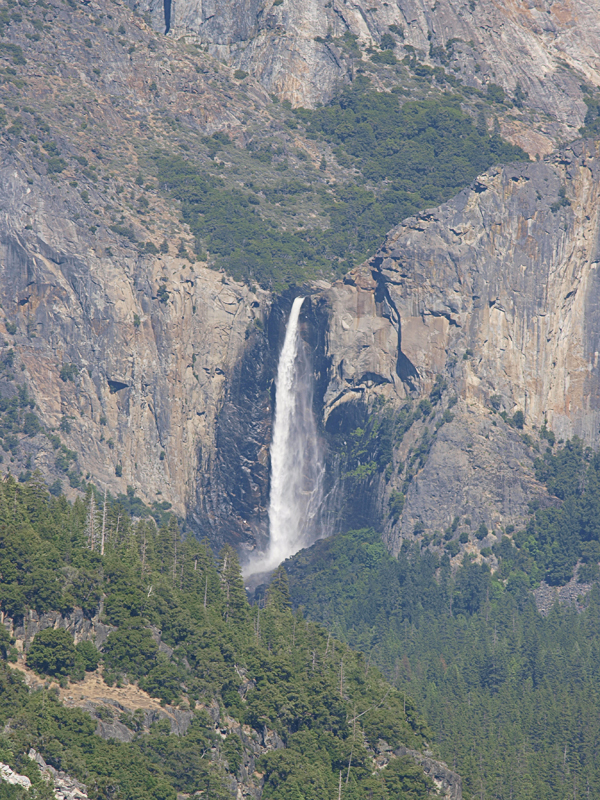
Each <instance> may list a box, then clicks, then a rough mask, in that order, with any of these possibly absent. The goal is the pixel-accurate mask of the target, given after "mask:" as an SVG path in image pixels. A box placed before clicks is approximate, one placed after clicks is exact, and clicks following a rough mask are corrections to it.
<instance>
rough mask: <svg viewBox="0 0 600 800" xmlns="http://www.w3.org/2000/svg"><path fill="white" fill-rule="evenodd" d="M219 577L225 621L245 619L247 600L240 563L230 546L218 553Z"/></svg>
mask: <svg viewBox="0 0 600 800" xmlns="http://www.w3.org/2000/svg"><path fill="white" fill-rule="evenodd" d="M219 575H220V577H221V594H222V596H223V602H224V604H225V609H224V614H225V619H226V620H228V619H230V618H231V619H236V620H242V619H245V616H246V612H247V610H248V599H247V597H246V590H245V588H244V580H243V578H242V570H241V567H240V562H239V560H238V557H237V553H236V552H235V550H234V549H233V547H231V546H230V545H225V547H223V549H222V550H221V552H220V553H219Z"/></svg>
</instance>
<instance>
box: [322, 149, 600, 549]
mask: <svg viewBox="0 0 600 800" xmlns="http://www.w3.org/2000/svg"><path fill="white" fill-rule="evenodd" d="M597 158H598V149H597V143H595V142H592V141H582V142H578V143H576V144H574V145H572V146H570V147H567V148H564V149H563V150H561V151H560V152H559V153H557V154H555V155H553V156H551V157H548V158H547V159H545V160H544V161H542V162H537V163H532V164H525V165H522V164H519V165H513V166H507V167H503V168H498V169H494V170H491V171H490V172H489V173H487V174H485V175H482V176H480V178H479V179H478V180H477V181H476V182H475V184H474V185H473V186H472V187H470V188H469V189H468V190H465V191H463V192H462V193H461V194H460V195H458V196H457V197H456V198H454V200H452V201H451V202H449V203H447V204H445V205H444V206H442V207H440V208H438V209H436V210H434V211H431V212H428V213H426V214H423V215H421V216H419V217H417V218H411V219H408V220H406V221H404V222H403V223H402V224H401V225H399V226H398V227H397V228H395V229H394V230H392V231H391V232H390V234H389V236H388V238H387V241H386V243H385V245H384V246H383V247H382V248H381V250H380V251H379V252H378V253H377V254H376V256H375V257H374V258H373V259H371V261H370V262H369V263H368V264H366V265H364V267H362V268H360V269H358V270H355V271H354V272H352V273H350V274H349V275H348V276H347V277H346V278H345V280H344V282H340V283H339V284H336V285H334V286H333V287H332V288H331V289H330V290H328V291H327V292H325V293H324V298H325V299H326V304H327V307H328V308H329V310H330V324H329V328H328V338H327V356H328V358H329V359H330V363H331V369H330V373H329V383H328V385H327V390H326V392H325V396H324V410H323V416H324V421H325V428H326V429H327V427H328V426H329V428H330V429H336V428H339V426H340V424H342V425H343V423H340V421H339V419H338V418H339V417H340V416H342V417H344V416H346V417H348V418H350V419H351V418H352V414H351V413H349V411H348V409H352V407H356V406H357V405H358V406H363V407H364V406H366V407H370V408H372V407H373V402H374V399H375V397H376V396H378V395H381V396H383V397H384V398H386V399H387V400H389V401H391V403H392V405H396V406H401V405H402V404H403V403H405V402H406V398H408V399H410V398H411V397H413V398H414V397H416V398H419V397H425V398H426V397H428V396H429V395H430V393H431V391H432V389H434V387H435V385H436V379H437V381H438V382H439V381H440V379H443V385H444V386H445V387H447V388H446V390H445V392H444V393H443V395H442V398H443V399H442V402H441V404H440V405H439V406H437V407H434V409H433V410H432V412H431V416H430V419H429V421H427V420H425V419H421V420H419V421H418V422H417V423H416V424H415V425H413V426H412V427H411V429H410V431H409V432H408V433H407V435H406V436H405V437H404V438H403V441H402V443H401V444H400V445H399V446H398V448H397V451H396V454H395V458H394V476H393V477H392V479H391V481H390V483H389V484H388V485H387V486H386V487H385V488H384V484H383V482H380V483H379V484H377V482H375V483H374V484H372V486H371V494H372V498H374V497H375V496H377V493H378V492H379V509H380V511H379V513H380V515H381V519H382V520H384V522H383V524H384V526H385V528H386V535H387V538H388V541H389V544H390V546H391V547H392V548H393V549H397V548H398V547H399V545H400V542H401V540H402V538H403V537H406V536H409V538H410V537H411V536H412V534H413V531H415V530H416V531H418V532H419V533H421V532H423V531H430V532H432V531H434V530H435V529H437V530H438V531H439V530H443V529H446V528H447V527H448V526H450V524H451V523H452V521H453V519H454V518H455V517H459V518H461V519H463V518H465V517H468V518H469V519H470V522H471V525H472V527H473V528H474V527H476V526H477V525H479V524H480V523H481V522H483V523H485V524H486V525H487V526H488V528H489V529H490V530H492V531H493V530H495V531H496V532H499V531H500V530H501V526H504V525H506V524H515V523H519V522H521V521H522V520H523V518H524V516H525V515H526V513H527V508H528V504H529V503H530V502H531V500H532V499H535V498H539V499H541V500H543V501H546V499H545V492H544V491H543V489H542V487H540V486H539V485H537V484H536V481H535V479H534V475H533V470H532V460H533V458H535V456H536V454H537V453H538V452H539V446H540V445H539V443H538V438H537V437H538V435H539V431H540V430H541V429H545V428H546V427H547V428H548V429H550V430H552V431H553V432H554V434H555V435H556V437H558V438H559V440H560V439H568V438H571V437H572V436H574V435H575V436H579V437H580V438H581V439H583V440H584V442H585V443H586V444H588V445H590V446H592V447H594V448H595V447H597V446H598V439H599V435H600V434H599V431H600V426H599V422H600V420H599V419H598V393H599V378H598V357H597V352H598V331H597V329H598V314H597V295H598V288H597V283H596V269H597V264H598V258H599V254H598V241H599V235H600V224H599V223H600V221H599V219H598V187H599V179H598V166H597ZM450 397H452V405H451V404H450V403H449V402H448V401H449V399H450ZM456 401H457V402H456ZM454 403H455V404H454ZM450 407H451V408H452V411H451V412H450ZM345 409H346V410H345ZM436 409H437V410H436ZM518 411H520V412H522V414H523V417H524V421H525V424H524V432H523V433H520V432H519V430H518V429H517V428H515V427H514V425H511V424H510V422H511V420H512V417H513V416H514V415H515V414H516V413H517V412H518ZM444 412H446V416H445V417H444ZM501 415H502V416H501ZM354 416H355V418H356V409H354ZM427 416H429V414H428V415H427ZM426 430H427V431H430V432H431V433H432V435H431V436H429V434H428V433H426ZM424 435H425V439H426V440H427V441H426V445H427V458H426V460H425V461H424V462H423V463H422V468H419V469H418V470H417V472H416V473H415V472H413V471H411V470H409V463H408V462H409V461H410V458H411V454H412V453H413V452H414V451H415V450H416V449H417V447H418V445H419V444H420V443H421V444H422V443H423V437H424ZM428 436H429V438H427V437H428ZM542 444H543V441H542ZM409 472H410V473H411V474H410V478H409V480H410V485H409V488H408V491H407V493H406V500H405V503H404V509H403V513H402V515H401V516H400V517H399V519H398V520H397V521H396V522H392V521H391V520H390V519H389V516H388V517H386V514H385V512H384V499H388V498H389V497H390V495H391V493H392V492H393V491H394V490H396V491H398V490H399V489H400V488H401V487H402V486H403V485H404V486H405V487H406V486H407V484H406V477H407V475H408V474H409ZM373 502H374V503H375V501H373ZM373 507H374V509H375V508H376V507H377V505H376V503H375V504H374V506H373ZM471 544H472V541H471ZM483 544H484V545H485V544H486V541H484V543H483ZM466 547H467V548H469V547H470V545H466Z"/></svg>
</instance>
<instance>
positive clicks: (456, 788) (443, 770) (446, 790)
mask: <svg viewBox="0 0 600 800" xmlns="http://www.w3.org/2000/svg"><path fill="white" fill-rule="evenodd" d="M394 755H396V756H409V757H410V758H412V759H413V760H414V761H415V762H416V763H417V764H419V765H420V766H421V767H423V771H424V772H425V774H426V775H427V776H428V777H430V778H431V780H432V781H433V783H434V784H435V787H436V790H437V794H438V796H439V797H444V798H447V800H462V779H461V777H460V775H458V774H457V773H456V772H453V771H452V770H451V769H449V768H448V765H447V764H444V763H443V762H442V761H435V759H433V758H430V757H429V756H428V755H424V754H423V753H419V752H418V750H409V749H408V748H406V747H399V748H398V749H397V750H395V751H394Z"/></svg>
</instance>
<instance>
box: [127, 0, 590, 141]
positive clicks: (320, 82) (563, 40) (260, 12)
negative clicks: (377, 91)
mask: <svg viewBox="0 0 600 800" xmlns="http://www.w3.org/2000/svg"><path fill="white" fill-rule="evenodd" d="M132 6H133V7H135V8H137V9H140V10H142V11H144V12H147V13H149V14H150V15H151V18H152V22H153V25H154V27H155V28H156V29H157V30H165V12H166V13H167V14H168V17H169V20H168V24H167V26H166V27H168V28H170V32H171V35H173V36H176V37H177V36H181V35H183V34H193V35H194V37H195V38H196V40H197V41H198V42H200V43H201V44H202V45H204V46H206V47H207V48H208V50H209V52H210V53H211V54H213V55H215V56H216V57H218V58H222V59H224V60H225V61H227V63H229V64H232V65H234V66H236V67H238V68H241V69H243V70H247V71H248V72H250V73H252V74H253V75H255V76H256V77H257V78H258V79H259V81H260V82H261V83H262V85H263V86H264V87H265V88H266V89H267V90H268V91H269V92H273V93H275V94H276V95H278V96H279V97H281V98H285V99H287V100H289V101H290V102H291V103H292V104H294V105H306V106H311V105H314V104H316V103H322V102H326V101H327V100H329V99H330V98H331V97H332V95H333V93H334V91H335V90H336V88H337V87H338V86H339V84H340V83H342V82H345V81H348V80H351V79H352V77H353V75H354V73H355V70H356V69H357V67H358V65H359V64H360V53H358V52H357V51H352V49H350V51H349V49H348V47H347V45H348V38H347V37H348V36H351V37H355V39H356V41H357V42H358V45H359V46H360V47H361V48H363V49H364V48H367V49H368V48H369V47H371V46H372V45H373V44H378V43H380V42H381V40H382V37H383V36H384V35H385V34H387V35H388V36H389V35H390V29H391V30H392V31H393V34H394V36H395V38H396V46H395V52H396V53H397V54H398V57H400V58H402V57H408V58H409V59H410V58H414V57H415V55H416V56H417V57H418V58H419V59H420V60H421V61H422V62H423V63H425V64H429V65H438V66H440V65H442V66H444V67H445V68H446V69H447V70H448V71H450V72H452V73H453V74H454V75H455V76H456V77H459V78H460V79H461V80H463V81H464V82H466V83H467V84H468V85H470V86H473V87H477V88H481V87H483V88H485V87H486V86H487V85H488V84H496V85H499V86H500V87H502V89H503V90H504V91H505V92H506V93H507V94H508V95H510V96H513V95H514V94H515V92H517V94H518V95H519V97H520V96H521V95H522V96H526V97H527V109H528V111H527V112H526V113H524V114H521V113H517V117H516V119H514V120H513V121H512V122H510V123H509V124H508V125H507V129H509V128H510V129H512V133H513V136H514V138H515V140H523V146H525V144H526V142H525V140H526V139H528V138H529V139H530V137H531V134H527V133H526V131H527V129H528V128H529V129H531V127H533V128H534V129H535V130H536V136H535V139H536V144H537V147H538V148H539V149H540V150H542V151H544V150H545V152H548V151H549V150H550V149H551V148H552V142H556V141H558V140H561V139H564V137H566V136H569V135H571V136H573V135H574V134H575V133H576V130H577V128H578V127H579V126H580V125H581V124H582V122H583V118H584V116H585V112H586V106H585V104H584V102H583V94H582V91H581V88H580V84H581V83H586V82H587V83H590V84H591V85H593V86H598V85H600V62H599V61H598V46H597V45H598V39H599V36H600V6H598V3H597V2H592V3H586V2H582V1H581V0H570V1H569V2H558V3H553V2H509V3H502V4H498V3H495V2H493V0H477V2H465V0H440V2H436V3H434V4H433V5H432V4H430V3H428V2H423V1H422V0H417V2H405V1H403V0H400V1H399V2H398V3H394V4H390V3H387V2H382V0H369V2H368V3H367V2H362V0H354V2H347V1H346V0H343V2H342V0H334V2H327V1H326V0H310V2H305V3H294V2H288V0H284V2H278V1H277V0H276V1H275V2H267V3H259V2H257V1H256V0H244V2H240V3H233V4H232V3H230V2H227V0H166V2H163V0H132ZM344 37H346V39H344ZM344 45H346V47H345V46H344ZM357 56H358V58H359V60H357ZM532 110H533V111H534V114H533V115H532V114H531V111H532ZM534 118H535V121H534ZM532 123H533V126H532ZM530 146H533V142H531V141H530ZM526 149H527V147H526Z"/></svg>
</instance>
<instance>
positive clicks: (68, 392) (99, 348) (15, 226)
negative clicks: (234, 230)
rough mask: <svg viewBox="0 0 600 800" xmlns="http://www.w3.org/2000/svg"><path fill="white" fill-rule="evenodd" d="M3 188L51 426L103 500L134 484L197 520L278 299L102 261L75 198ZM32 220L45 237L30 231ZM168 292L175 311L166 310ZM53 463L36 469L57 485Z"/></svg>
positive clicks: (121, 257)
mask: <svg viewBox="0 0 600 800" xmlns="http://www.w3.org/2000/svg"><path fill="white" fill-rule="evenodd" d="M0 183H2V185H3V186H4V191H3V193H2V196H1V197H0V292H1V296H2V308H3V311H4V317H5V322H6V323H8V324H15V325H16V326H17V332H16V334H15V335H14V336H12V337H10V338H11V343H13V344H14V345H16V347H17V348H18V352H19V356H20V359H21V361H22V364H23V365H24V371H23V377H25V378H26V379H27V382H28V386H29V388H30V390H31V392H32V394H33V396H34V398H35V400H36V401H37V404H38V406H39V409H40V411H41V416H42V419H43V422H44V423H45V424H46V425H47V426H48V427H49V428H55V429H58V428H59V426H60V425H61V422H62V421H63V418H64V417H67V419H68V426H67V427H66V428H65V427H64V426H63V430H62V432H61V436H62V438H63V440H64V442H65V443H66V444H67V445H68V446H69V447H71V448H72V449H74V450H75V451H77V452H78V454H79V457H80V461H81V463H82V464H83V465H85V469H86V470H87V471H88V472H89V473H91V474H92V475H93V476H94V478H95V479H96V480H97V481H98V482H99V484H100V485H101V486H102V487H105V486H106V487H107V488H108V489H109V491H112V492H113V493H114V494H117V493H118V492H120V491H121V492H122V491H124V489H125V487H126V486H127V485H128V484H131V485H133V486H135V487H136V488H137V489H138V492H139V494H140V495H141V496H142V497H143V498H144V499H145V500H146V501H147V502H150V503H151V502H153V501H155V500H167V501H169V502H171V503H172V505H173V508H174V510H175V512H176V513H178V514H179V515H181V516H184V515H185V514H186V512H187V509H188V508H189V507H190V506H191V505H193V504H194V503H195V489H196V481H197V475H198V474H199V473H202V472H203V471H204V470H206V469H207V467H208V464H209V462H210V460H211V451H212V449H214V446H215V419H216V416H217V413H218V410H219V407H220V404H221V402H222V398H223V396H224V393H225V383H226V380H227V376H228V375H229V372H230V370H231V369H232V368H233V365H234V364H235V363H236V362H237V360H238V359H239V357H240V356H241V353H242V352H243V350H244V347H245V345H246V333H247V330H248V329H249V328H251V327H252V325H253V324H254V322H255V321H256V320H260V319H261V316H262V315H263V314H264V313H265V309H266V308H267V307H268V304H269V298H268V295H267V293H265V292H258V293H257V292H253V291H251V290H250V289H248V288H246V287H244V286H241V285H239V284H236V283H235V282H234V281H230V280H227V279H226V278H225V277H224V276H222V275H220V274H218V273H216V272H213V271H210V270H208V269H204V268H202V267H200V266H198V265H196V266H194V267H190V265H189V263H187V262H184V261H183V260H182V259H178V258H173V257H169V256H162V257H156V256H145V255H140V254H139V253H138V252H136V251H134V250H129V251H128V250H127V249H126V248H119V250H118V251H116V252H115V251H111V254H110V255H108V254H106V253H99V252H98V251H97V250H95V249H92V248H90V247H89V242H88V238H87V236H85V235H83V236H82V235H81V233H80V230H79V228H78V226H77V225H76V224H75V223H74V222H73V221H72V220H71V219H70V218H69V211H68V208H66V207H65V206H66V204H63V203H61V202H60V201H61V200H63V198H56V197H52V195H50V194H49V195H44V194H43V193H39V194H37V193H36V195H35V196H33V197H32V195H30V192H29V187H28V184H27V181H26V176H25V175H23V174H22V173H21V174H20V173H18V172H13V171H12V170H8V169H5V170H2V171H0ZM48 188H50V187H48ZM33 214H34V215H35V216H36V219H37V221H38V225H36V227H37V230H36V231H35V232H29V231H26V230H23V218H24V217H25V218H27V216H28V215H33ZM113 246H114V245H113ZM161 283H162V284H163V285H164V286H165V287H166V288H167V291H168V292H169V301H168V303H161V302H160V301H159V299H158V298H157V291H158V287H159V286H160V285H161ZM5 335H6V336H8V334H5ZM70 365H74V369H75V372H74V374H72V375H71V377H70V378H69V379H61V370H62V369H63V367H65V366H70ZM63 375H64V373H63ZM200 443H201V446H200ZM52 460H53V456H52V452H51V448H48V449H47V450H46V451H44V450H43V449H41V450H40V452H39V454H38V456H37V457H36V461H35V462H34V466H39V467H40V468H41V469H42V470H43V471H44V472H45V471H46V468H47V467H48V466H49V465H50V464H51V462H52ZM119 468H120V471H121V476H118V475H117V473H118V472H119Z"/></svg>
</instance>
